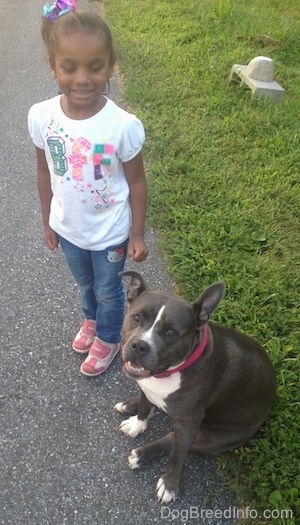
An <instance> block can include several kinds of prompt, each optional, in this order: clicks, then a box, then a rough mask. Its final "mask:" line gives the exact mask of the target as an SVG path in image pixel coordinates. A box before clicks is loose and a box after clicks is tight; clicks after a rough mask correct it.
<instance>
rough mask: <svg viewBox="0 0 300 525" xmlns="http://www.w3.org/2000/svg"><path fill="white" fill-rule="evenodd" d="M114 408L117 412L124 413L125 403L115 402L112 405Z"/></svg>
mask: <svg viewBox="0 0 300 525" xmlns="http://www.w3.org/2000/svg"><path fill="white" fill-rule="evenodd" d="M114 410H115V411H116V412H119V413H120V414H126V405H125V403H123V402H122V403H117V404H116V405H115V406H114Z"/></svg>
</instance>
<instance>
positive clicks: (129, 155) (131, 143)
mask: <svg viewBox="0 0 300 525" xmlns="http://www.w3.org/2000/svg"><path fill="white" fill-rule="evenodd" d="M144 140H145V131H144V127H143V124H142V123H141V121H140V120H139V119H138V118H136V117H135V116H134V115H132V119H131V120H129V121H128V122H127V125H126V127H125V128H124V130H123V133H122V136H121V139H120V143H119V146H118V148H117V152H116V153H117V156H118V158H119V159H120V160H121V161H122V162H128V161H129V160H131V159H133V158H134V157H135V156H136V155H137V154H138V153H139V152H140V151H141V149H142V145H143V143H144Z"/></svg>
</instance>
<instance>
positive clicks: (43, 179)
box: [36, 148, 58, 250]
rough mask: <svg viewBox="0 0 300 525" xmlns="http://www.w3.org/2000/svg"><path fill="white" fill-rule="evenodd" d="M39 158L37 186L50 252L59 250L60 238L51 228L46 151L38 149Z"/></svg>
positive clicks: (45, 239)
mask: <svg viewBox="0 0 300 525" xmlns="http://www.w3.org/2000/svg"><path fill="white" fill-rule="evenodd" d="M36 158H37V185H38V192H39V197H40V203H41V211H42V220H43V225H44V241H45V243H46V244H47V246H48V247H49V248H50V250H57V248H58V237H57V234H56V233H55V231H53V230H52V228H50V226H49V216H50V205H51V200H52V190H51V182H50V173H49V168H48V164H47V161H46V156H45V151H44V150H43V149H40V148H36Z"/></svg>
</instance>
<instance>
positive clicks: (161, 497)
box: [156, 478, 176, 503]
mask: <svg viewBox="0 0 300 525" xmlns="http://www.w3.org/2000/svg"><path fill="white" fill-rule="evenodd" d="M156 492H157V501H158V503H170V502H171V501H175V499H176V494H175V490H168V489H167V488H166V485H165V480H164V478H159V480H158V482H157V485H156Z"/></svg>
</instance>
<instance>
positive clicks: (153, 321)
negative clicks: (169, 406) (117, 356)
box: [120, 271, 225, 379]
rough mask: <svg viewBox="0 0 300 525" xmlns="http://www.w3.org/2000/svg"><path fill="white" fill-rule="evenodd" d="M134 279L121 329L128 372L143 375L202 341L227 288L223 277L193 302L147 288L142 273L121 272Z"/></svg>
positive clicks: (175, 362)
mask: <svg viewBox="0 0 300 525" xmlns="http://www.w3.org/2000/svg"><path fill="white" fill-rule="evenodd" d="M120 275H121V276H122V277H124V276H129V277H131V281H130V283H129V285H128V289H127V300H128V304H129V309H128V312H127V314H126V316H125V319H124V323H123V329H122V346H123V350H122V357H123V361H124V371H125V373H126V374H127V375H128V376H129V377H131V378H134V379H142V378H146V377H149V376H151V375H154V374H156V373H160V372H164V371H165V370H167V369H168V368H171V367H175V366H177V365H178V364H179V363H182V362H183V361H185V360H186V359H187V358H188V357H189V355H190V354H191V353H192V352H193V350H194V348H195V347H196V346H197V345H198V344H199V343H200V340H201V332H202V330H201V328H202V326H203V325H204V324H205V323H207V321H208V320H209V318H210V316H211V314H212V312H213V311H214V310H215V308H216V307H217V305H218V304H219V302H220V300H221V299H222V297H223V295H224V291H225V283H224V282H223V281H220V282H218V283H215V284H213V285H211V286H209V288H207V289H206V290H205V291H204V292H203V294H202V295H201V297H200V298H199V299H198V300H197V301H195V302H193V303H190V302H188V301H186V300H184V299H182V298H180V297H178V296H176V295H172V294H168V293H165V292H158V291H148V290H147V286H146V284H145V281H144V280H143V278H142V276H141V275H140V274H139V273H137V272H133V271H126V272H121V273H120Z"/></svg>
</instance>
